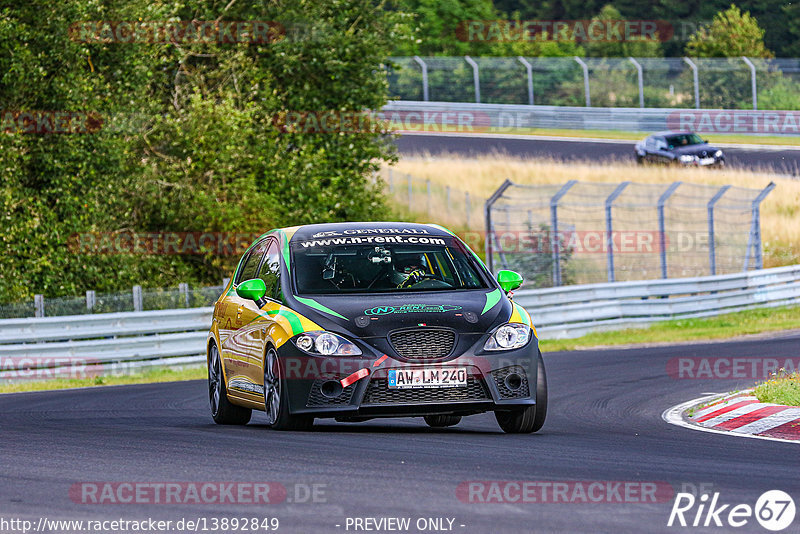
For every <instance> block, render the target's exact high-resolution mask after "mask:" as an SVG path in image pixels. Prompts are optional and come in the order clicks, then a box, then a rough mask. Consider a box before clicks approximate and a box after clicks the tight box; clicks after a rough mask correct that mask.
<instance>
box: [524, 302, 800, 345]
mask: <svg viewBox="0 0 800 534" xmlns="http://www.w3.org/2000/svg"><path fill="white" fill-rule="evenodd" d="M534 311H535V310H534ZM534 324H536V317H535V316H534ZM795 328H800V306H792V307H783V308H761V309H756V310H746V311H741V312H735V313H729V314H725V315H719V316H717V317H708V318H703V319H678V320H674V321H664V322H661V323H657V324H654V325H652V326H650V327H649V328H637V329H630V330H617V331H614V332H596V333H593V334H587V335H585V336H582V337H578V338H575V339H543V340H541V341H539V346H540V347H541V349H542V351H543V352H548V351H550V352H554V351H561V350H576V349H585V348H594V347H610V346H617V345H635V344H649V343H675V342H682V341H702V340H715V339H725V338H732V337H736V336H741V335H746V334H761V333H765V332H776V331H779V330H791V329H795Z"/></svg>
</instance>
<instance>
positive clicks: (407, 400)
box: [362, 376, 489, 405]
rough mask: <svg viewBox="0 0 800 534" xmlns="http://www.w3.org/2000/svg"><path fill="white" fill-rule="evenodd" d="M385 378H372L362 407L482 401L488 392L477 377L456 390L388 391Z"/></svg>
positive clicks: (469, 378)
mask: <svg viewBox="0 0 800 534" xmlns="http://www.w3.org/2000/svg"><path fill="white" fill-rule="evenodd" d="M386 382H387V380H386V379H385V378H374V379H372V380H371V381H370V383H369V386H367V392H366V393H365V394H364V400H363V401H362V405H368V404H429V403H437V402H464V401H467V402H469V401H482V400H488V399H489V392H488V391H487V390H486V386H485V385H484V384H483V380H481V379H480V378H478V377H474V376H468V377H467V385H466V386H465V387H457V388H427V389H426V388H414V389H389V388H388V387H387V385H386Z"/></svg>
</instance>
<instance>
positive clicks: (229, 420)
mask: <svg viewBox="0 0 800 534" xmlns="http://www.w3.org/2000/svg"><path fill="white" fill-rule="evenodd" d="M208 401H209V404H210V405H211V417H213V418H214V422H215V423H217V424H218V425H246V424H247V423H248V421H250V417H251V416H252V415H253V410H251V409H249V408H244V407H242V406H236V405H235V404H232V403H231V401H229V400H228V388H227V387H226V386H225V375H223V374H222V363H221V362H220V358H219V350H218V349H217V345H216V344H212V345H211V349H210V350H209V354H208Z"/></svg>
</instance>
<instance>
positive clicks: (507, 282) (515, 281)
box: [497, 271, 522, 291]
mask: <svg viewBox="0 0 800 534" xmlns="http://www.w3.org/2000/svg"><path fill="white" fill-rule="evenodd" d="M497 281H498V283H499V284H500V287H502V288H503V291H514V290H515V289H517V288H518V287H519V286H521V285H522V275H521V274H519V273H515V272H514V271H499V272H498V273H497Z"/></svg>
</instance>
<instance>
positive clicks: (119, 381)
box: [0, 366, 207, 393]
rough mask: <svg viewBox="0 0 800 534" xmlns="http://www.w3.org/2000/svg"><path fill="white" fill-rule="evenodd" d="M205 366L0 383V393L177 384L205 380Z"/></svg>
mask: <svg viewBox="0 0 800 534" xmlns="http://www.w3.org/2000/svg"><path fill="white" fill-rule="evenodd" d="M206 376H207V375H206V368H205V366H199V367H187V368H185V369H169V368H158V369H149V370H147V371H144V372H142V373H139V374H135V375H125V376H94V377H87V378H76V379H62V378H56V379H53V380H36V381H20V382H14V383H3V382H1V381H0V393H19V392H23V391H46V390H50V389H72V388H85V387H94V386H121V385H126V384H151V383H155V382H178V381H181V380H197V379H200V378H206Z"/></svg>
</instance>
